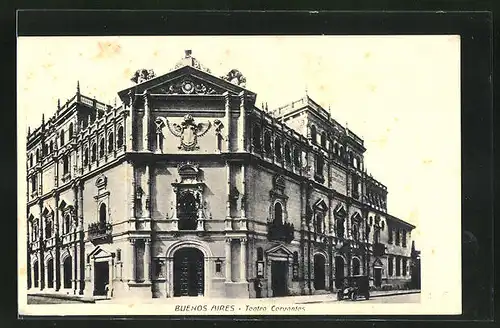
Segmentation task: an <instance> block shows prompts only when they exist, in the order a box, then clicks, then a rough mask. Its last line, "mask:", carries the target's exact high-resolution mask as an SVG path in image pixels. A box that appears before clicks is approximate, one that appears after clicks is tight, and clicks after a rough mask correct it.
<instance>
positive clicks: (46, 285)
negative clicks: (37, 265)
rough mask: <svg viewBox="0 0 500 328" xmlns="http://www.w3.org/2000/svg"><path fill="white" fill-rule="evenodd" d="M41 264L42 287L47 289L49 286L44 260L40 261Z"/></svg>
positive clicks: (47, 271)
mask: <svg viewBox="0 0 500 328" xmlns="http://www.w3.org/2000/svg"><path fill="white" fill-rule="evenodd" d="M41 262H42V263H43V280H44V284H43V285H44V287H46V288H48V286H49V270H47V266H46V265H45V260H44V259H42V261H41Z"/></svg>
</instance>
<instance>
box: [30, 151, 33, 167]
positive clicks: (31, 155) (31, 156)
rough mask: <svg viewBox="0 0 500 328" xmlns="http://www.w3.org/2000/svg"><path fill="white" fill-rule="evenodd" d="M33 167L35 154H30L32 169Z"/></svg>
mask: <svg viewBox="0 0 500 328" xmlns="http://www.w3.org/2000/svg"><path fill="white" fill-rule="evenodd" d="M32 166H33V154H30V167H32Z"/></svg>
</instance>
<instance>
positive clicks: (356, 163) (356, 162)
mask: <svg viewBox="0 0 500 328" xmlns="http://www.w3.org/2000/svg"><path fill="white" fill-rule="evenodd" d="M352 165H353V166H354V167H355V168H357V169H358V168H359V167H358V159H357V158H356V157H354V158H353V159H352Z"/></svg>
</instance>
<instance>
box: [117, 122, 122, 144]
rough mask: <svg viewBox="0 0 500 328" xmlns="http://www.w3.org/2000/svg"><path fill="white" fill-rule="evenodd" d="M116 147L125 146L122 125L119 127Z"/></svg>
mask: <svg viewBox="0 0 500 328" xmlns="http://www.w3.org/2000/svg"><path fill="white" fill-rule="evenodd" d="M116 137H117V140H116V147H118V148H122V147H123V126H120V127H119V128H118V135H117V136H116Z"/></svg>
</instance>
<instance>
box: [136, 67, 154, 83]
mask: <svg viewBox="0 0 500 328" xmlns="http://www.w3.org/2000/svg"><path fill="white" fill-rule="evenodd" d="M155 77H156V74H155V72H154V71H153V70H152V69H149V70H148V69H144V68H142V69H138V70H137V71H135V73H134V75H133V76H132V78H131V79H130V81H132V82H134V83H137V84H139V83H142V82H144V81H147V80H151V79H152V78H155Z"/></svg>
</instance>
